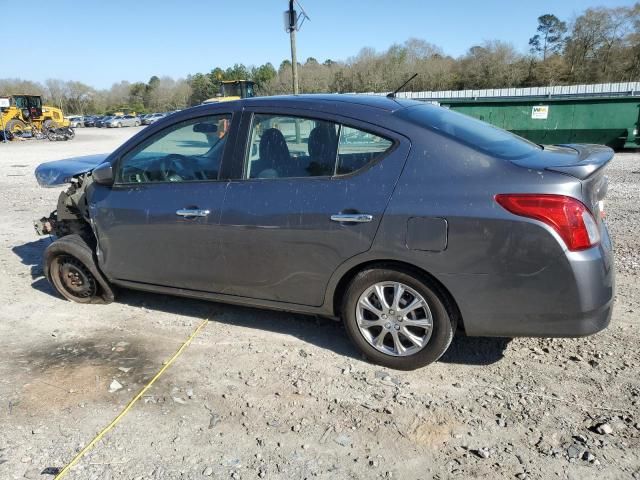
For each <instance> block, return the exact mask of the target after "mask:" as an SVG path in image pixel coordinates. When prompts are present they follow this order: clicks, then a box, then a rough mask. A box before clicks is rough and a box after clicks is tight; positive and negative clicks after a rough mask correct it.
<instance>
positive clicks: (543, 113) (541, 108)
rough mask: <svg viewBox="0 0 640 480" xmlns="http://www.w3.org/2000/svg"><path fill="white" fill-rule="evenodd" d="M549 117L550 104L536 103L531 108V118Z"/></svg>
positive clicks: (544, 118) (543, 118) (541, 118)
mask: <svg viewBox="0 0 640 480" xmlns="http://www.w3.org/2000/svg"><path fill="white" fill-rule="evenodd" d="M547 117H549V105H534V106H533V108H532V109H531V118H533V119H534V120H546V119H547Z"/></svg>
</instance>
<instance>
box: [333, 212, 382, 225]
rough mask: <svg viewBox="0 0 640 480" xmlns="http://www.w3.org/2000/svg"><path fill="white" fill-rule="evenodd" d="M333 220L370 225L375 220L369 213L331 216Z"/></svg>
mask: <svg viewBox="0 0 640 480" xmlns="http://www.w3.org/2000/svg"><path fill="white" fill-rule="evenodd" d="M331 220H332V221H334V222H347V223H368V222H370V221H371V220H373V215H369V214H368V213H338V214H336V215H331Z"/></svg>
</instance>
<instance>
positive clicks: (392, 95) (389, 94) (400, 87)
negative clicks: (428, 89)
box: [387, 73, 418, 98]
mask: <svg viewBox="0 0 640 480" xmlns="http://www.w3.org/2000/svg"><path fill="white" fill-rule="evenodd" d="M417 76H418V74H417V73H414V74H413V75H412V76H411V78H409V80H407V81H406V82H404V83H403V84H402V85H400V86H399V87H398V88H396V89H395V90H394V91H393V92H391V93H388V94H387V98H396V93H398V92H399V91H400V90H402V89H403V88H404V87H406V86H407V85H408V84H409V82H410V81H411V80H413V79H414V78H416V77H417Z"/></svg>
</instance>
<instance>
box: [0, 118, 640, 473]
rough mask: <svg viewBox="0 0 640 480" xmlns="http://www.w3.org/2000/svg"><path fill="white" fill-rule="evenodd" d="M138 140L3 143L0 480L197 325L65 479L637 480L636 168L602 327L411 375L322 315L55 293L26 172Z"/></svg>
mask: <svg viewBox="0 0 640 480" xmlns="http://www.w3.org/2000/svg"><path fill="white" fill-rule="evenodd" d="M136 130H138V129H134V128H128V129H122V130H100V129H86V130H85V129H80V130H78V132H77V137H76V139H75V140H73V141H70V142H58V143H50V142H47V141H28V142H21V143H11V144H8V145H3V144H0V211H2V214H1V215H0V271H1V272H2V273H3V275H2V276H0V338H2V343H1V345H2V349H3V351H4V354H3V356H2V361H1V362H0V478H1V479H19V478H32V479H36V478H52V475H51V473H52V472H54V471H55V468H60V467H62V466H64V465H65V464H66V463H67V462H68V461H69V460H70V459H71V458H72V457H73V456H74V455H75V453H76V452H77V451H79V450H80V449H81V448H82V447H83V446H84V445H85V444H87V443H88V442H89V441H90V440H91V439H92V438H93V437H94V436H95V434H96V433H97V432H98V431H99V430H100V429H101V428H102V427H103V426H105V425H107V424H108V423H109V421H110V420H111V419H112V418H113V417H114V416H115V415H116V414H117V413H118V412H119V410H120V409H121V408H122V407H123V406H124V405H126V403H127V402H128V401H129V399H130V398H131V397H133V395H134V394H135V393H136V392H137V391H139V389H140V388H141V387H142V386H143V385H144V383H145V382H146V381H148V380H149V379H150V378H151V377H152V376H153V374H154V373H155V372H156V371H157V370H158V369H159V368H161V366H162V363H163V361H164V360H165V359H167V358H168V357H169V356H170V355H171V354H172V353H173V352H174V351H175V350H176V349H177V348H178V346H179V345H180V344H181V343H182V342H183V341H184V340H185V339H186V337H187V336H188V335H189V334H190V333H191V331H193V329H194V328H195V327H196V326H197V325H198V324H199V322H200V321H201V320H202V319H209V323H208V324H207V326H206V327H205V329H204V330H203V331H202V332H201V333H200V335H198V336H197V337H196V339H195V340H194V342H193V343H192V345H191V346H190V347H189V348H188V349H187V350H186V351H185V353H184V354H183V355H182V356H181V357H180V358H179V359H178V360H177V361H176V363H175V364H173V365H172V366H171V367H170V368H169V369H168V370H167V372H166V374H165V375H164V376H163V377H161V378H160V380H159V381H158V382H157V383H156V384H155V385H154V386H153V387H152V388H151V389H150V390H149V391H148V392H147V394H146V395H145V396H144V397H143V399H142V400H141V401H140V402H139V403H138V404H137V405H136V406H135V407H134V408H133V409H132V410H131V412H130V413H129V414H128V415H127V416H126V417H125V418H124V420H123V421H122V422H120V423H119V424H118V425H117V426H116V428H115V429H114V430H112V431H111V432H110V433H108V434H107V435H106V436H105V437H104V438H103V439H102V440H101V441H100V442H99V443H98V444H97V445H96V447H95V449H94V450H92V452H91V453H89V454H88V455H87V456H86V457H84V458H83V459H82V460H81V461H80V462H79V464H78V465H77V466H76V467H75V468H74V469H73V470H72V472H71V473H70V474H69V475H68V477H67V478H69V479H101V480H106V479H132V480H133V479H137V480H142V479H200V478H235V479H238V478H243V479H251V478H277V479H297V478H321V479H352V478H400V479H418V478H420V479H432V478H433V479H445V478H450V477H456V476H457V477H459V478H486V479H496V478H517V479H525V478H529V479H549V478H561V479H564V478H571V479H588V478H598V479H599V480H602V479H625V478H635V479H640V412H639V407H640V375H639V371H640V368H639V367H640V343H639V340H640V337H639V334H638V328H639V327H638V322H637V320H638V313H639V312H640V287H639V282H638V275H639V273H640V254H639V250H638V247H639V243H640V228H639V225H640V154H637V153H622V154H618V155H616V158H615V160H614V161H613V162H612V164H611V165H610V167H609V176H610V188H609V194H608V200H607V205H606V207H607V214H608V223H609V225H610V229H611V234H612V237H613V240H614V244H615V249H616V255H617V259H616V262H617V269H618V276H617V289H618V291H617V300H616V301H617V303H616V307H615V311H614V315H613V320H612V323H611V326H610V327H609V329H607V330H606V331H604V332H602V333H600V334H598V335H595V336H592V337H588V338H582V339H562V340H559V339H556V340H551V339H515V340H511V341H509V340H506V339H494V338H480V339H478V338H465V337H458V338H456V339H455V340H454V342H453V344H452V347H451V349H450V351H449V352H448V353H447V354H446V355H445V357H444V358H443V359H442V360H441V361H439V362H438V363H436V364H434V365H432V366H430V367H427V368H425V369H422V370H418V371H414V372H408V373H407V372H396V371H391V370H385V369H382V368H380V367H377V366H375V365H371V364H369V363H367V362H365V361H363V360H362V359H361V358H360V357H359V355H358V354H357V352H356V351H355V349H354V348H353V347H352V346H351V345H350V344H349V343H348V341H347V340H346V338H345V333H344V331H343V329H342V327H341V325H340V324H338V323H335V322H332V321H329V320H324V319H316V318H311V317H304V316H299V315H292V314H287V313H276V312H268V311H261V310H254V309H249V308H240V307H233V306H227V305H222V304H215V303H207V302H200V301H194V300H188V299H181V298H171V297H166V296H161V295H152V294H147V293H138V292H122V293H121V295H120V297H119V298H118V301H117V302H116V303H114V304H111V305H107V306H100V305H88V306H83V305H78V304H72V303H69V302H65V301H63V300H62V299H61V298H59V297H58V296H57V295H55V294H54V292H53V290H52V289H51V287H50V286H49V285H48V283H47V282H46V281H45V280H44V279H43V277H42V269H41V266H40V261H41V255H42V251H43V250H44V248H45V247H46V245H47V244H48V242H49V240H47V239H38V238H37V237H36V236H35V234H34V232H33V228H32V226H31V220H32V219H35V218H38V217H39V216H41V215H43V214H48V213H49V212H50V210H51V209H52V208H53V207H54V205H55V200H56V198H57V195H58V193H59V190H58V189H42V188H39V187H38V186H37V184H36V182H35V180H34V177H33V170H34V168H35V166H36V165H37V164H38V163H40V162H42V161H46V160H52V159H58V158H64V157H67V156H72V155H79V154H90V153H101V152H107V151H111V150H112V149H113V148H114V147H116V146H117V145H119V144H120V143H122V142H123V141H124V140H125V139H126V138H128V137H129V136H130V135H132V134H133V133H135V131H136ZM114 380H116V381H117V383H118V384H119V385H120V386H122V388H120V389H116V388H110V387H111V386H113V387H117V386H118V385H117V384H114V383H113V381H114ZM110 390H111V391H110Z"/></svg>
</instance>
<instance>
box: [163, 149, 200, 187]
mask: <svg viewBox="0 0 640 480" xmlns="http://www.w3.org/2000/svg"><path fill="white" fill-rule="evenodd" d="M188 161H189V158H188V157H185V156H184V155H180V154H178V153H171V154H169V155H167V156H166V157H164V158H163V159H162V160H161V161H160V171H161V172H162V176H163V177H164V180H166V181H168V182H179V181H181V180H195V179H196V174H195V172H194V171H193V169H191V168H189V166H188Z"/></svg>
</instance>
